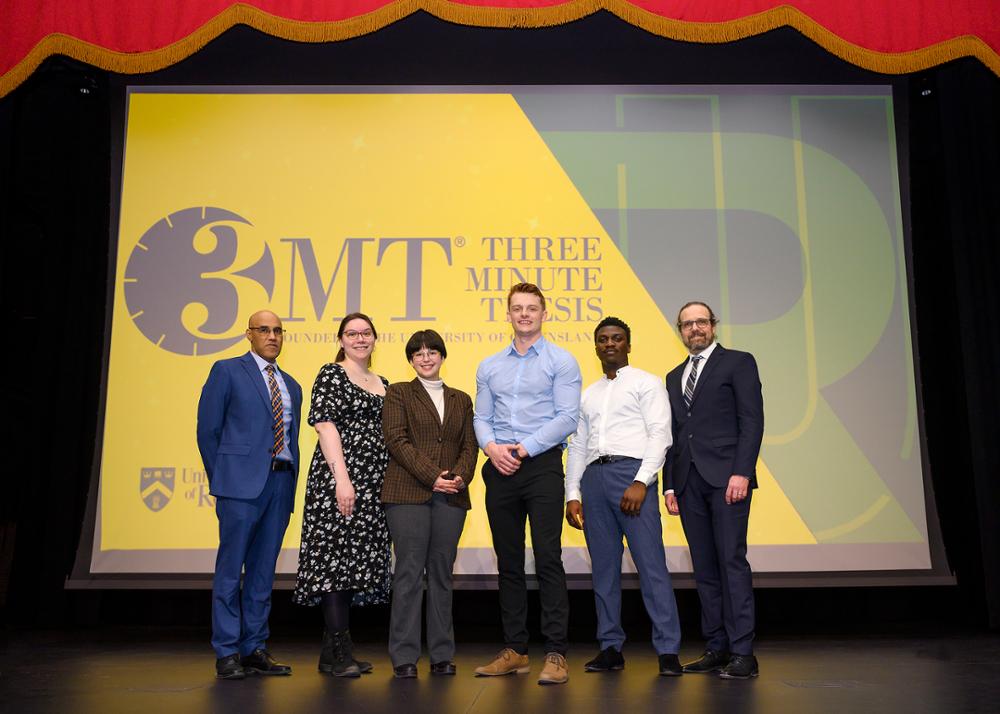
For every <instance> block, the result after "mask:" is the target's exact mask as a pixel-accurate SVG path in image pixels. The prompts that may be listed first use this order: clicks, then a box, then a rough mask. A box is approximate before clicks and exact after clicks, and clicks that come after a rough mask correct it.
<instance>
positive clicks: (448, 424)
mask: <svg viewBox="0 0 1000 714" xmlns="http://www.w3.org/2000/svg"><path fill="white" fill-rule="evenodd" d="M382 433H383V434H385V444H386V446H387V447H389V455H390V456H391V457H392V458H391V459H390V460H389V467H388V468H387V469H386V472H385V483H384V484H383V485H382V503H426V502H427V501H429V500H430V498H431V495H432V494H433V493H434V491H433V487H434V481H435V480H437V477H438V474H440V473H441V472H442V471H445V470H447V471H451V472H453V473H455V474H457V475H459V476H461V477H462V480H463V481H465V483H466V484H468V483H469V482H470V481H472V478H473V477H474V476H475V474H476V459H477V458H479V445H478V444H477V443H476V434H475V432H474V431H473V429H472V399H470V398H469V395H468V394H466V393H465V392H463V391H460V390H458V389H452V388H451V387H449V386H448V385H447V384H446V385H445V386H444V423H443V424H442V423H441V419H440V418H439V417H438V412H437V408H435V406H434V402H433V401H431V397H430V395H429V394H428V393H427V390H426V389H424V385H422V384H421V383H420V380H419V379H414V380H413V381H412V382H399V383H397V384H393V385H391V386H390V387H389V388H388V389H387V390H386V392H385V403H384V404H383V406H382ZM448 503H450V504H451V505H453V506H458V507H460V508H465V509H469V508H472V503H471V502H470V500H469V489H468V488H464V489H462V490H461V491H459V492H458V493H457V494H455V495H453V496H448Z"/></svg>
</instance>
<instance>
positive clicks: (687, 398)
mask: <svg viewBox="0 0 1000 714" xmlns="http://www.w3.org/2000/svg"><path fill="white" fill-rule="evenodd" d="M703 359H705V358H704V357H702V356H701V355H695V356H694V357H692V358H691V374H689V375H688V378H687V382H686V383H685V384H684V406H686V407H687V408H688V409H690V408H691V400H693V399H694V385H695V384H696V383H697V382H698V363H699V362H700V361H701V360H703Z"/></svg>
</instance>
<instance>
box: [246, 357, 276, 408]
mask: <svg viewBox="0 0 1000 714" xmlns="http://www.w3.org/2000/svg"><path fill="white" fill-rule="evenodd" d="M240 361H241V362H242V364H243V368H244V369H245V370H246V371H247V376H249V377H250V383H251V384H253V386H254V389H255V390H257V394H259V395H260V398H261V399H262V400H263V401H264V408H265V409H267V413H268V414H270V413H271V395H270V394H268V393H267V386H266V385H265V384H264V377H263V375H262V374H261V373H260V370H259V369H257V361H256V360H255V359H254V358H253V355H251V354H250V353H249V352H247V353H246V354H245V355H243V357H242V359H241V360H240Z"/></svg>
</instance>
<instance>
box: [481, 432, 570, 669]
mask: <svg viewBox="0 0 1000 714" xmlns="http://www.w3.org/2000/svg"><path fill="white" fill-rule="evenodd" d="M483 481H484V483H485V484H486V514H487V515H488V516H489V519H490V531H491V532H492V534H493V550H494V551H495V552H496V555H497V571H498V572H499V586H500V617H501V620H502V622H503V636H504V643H505V644H506V646H507V647H510V648H511V649H513V650H514V651H516V652H519V653H521V654H527V652H528V622H527V620H528V590H527V585H526V581H525V577H524V565H525V563H524V524H525V519H528V520H530V522H531V548H532V550H533V552H534V555H535V573H536V575H537V576H538V590H539V595H540V596H541V597H540V599H541V605H542V617H541V625H542V635H543V636H544V637H545V651H546V652H559V653H560V654H566V639H567V629H568V626H569V596H568V594H567V592H566V572H565V570H563V564H562V542H561V538H562V523H563V507H564V505H565V503H564V500H563V498H564V495H565V474H564V473H563V466H562V450H561V449H559V448H554V449H550V450H549V451H546V452H544V453H542V454H538V455H537V456H535V457H529V458H526V459H524V460H523V461H522V462H521V467H520V468H519V469H518V470H517V471H516V472H515V473H514V475H513V476H504V475H502V474H500V473H499V472H498V471H497V470H496V469H495V468H494V467H493V464H492V463H490V462H489V461H487V462H486V464H485V465H484V466H483Z"/></svg>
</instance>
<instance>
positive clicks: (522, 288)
mask: <svg viewBox="0 0 1000 714" xmlns="http://www.w3.org/2000/svg"><path fill="white" fill-rule="evenodd" d="M514 293H528V294H529V295H535V296H536V297H538V299H539V300H541V301H542V312H545V296H544V295H542V291H541V289H540V288H539V287H538V286H537V285H535V284H534V283H518V284H517V285H511V286H510V292H509V293H507V309H508V310H510V299H511V298H512V297H514Z"/></svg>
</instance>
